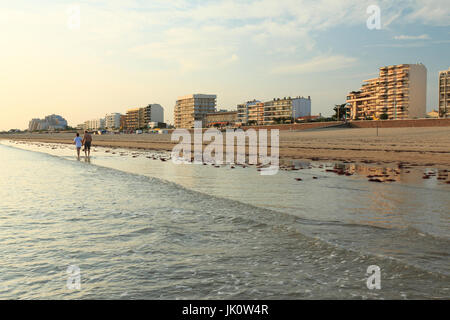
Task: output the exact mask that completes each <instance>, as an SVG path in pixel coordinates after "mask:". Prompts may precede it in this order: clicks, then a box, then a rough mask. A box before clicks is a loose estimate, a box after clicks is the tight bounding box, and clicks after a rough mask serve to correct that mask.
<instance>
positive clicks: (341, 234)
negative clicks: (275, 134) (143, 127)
mask: <svg viewBox="0 0 450 320" xmlns="http://www.w3.org/2000/svg"><path fill="white" fill-rule="evenodd" d="M155 155H156V158H157V160H153V158H152V157H154V156H155ZM159 156H160V154H155V153H152V152H144V151H129V150H121V149H115V150H112V149H111V150H108V149H105V148H96V149H95V152H93V155H92V157H91V159H90V161H89V162H88V161H85V160H84V159H82V160H81V161H76V159H75V157H74V150H73V147H72V146H61V145H53V144H43V143H26V144H22V143H20V144H19V143H11V142H2V143H1V144H0V164H1V165H0V199H1V201H0V251H1V252H2V258H3V259H1V260H0V298H2V299H9V298H13V299H74V298H75V299H94V298H95V299H325V298H327V299H328V298H329V299H421V298H423V299H448V298H450V264H449V262H450V259H449V254H450V221H449V220H450V219H449V218H450V210H449V208H450V198H449V197H448V194H449V191H450V186H449V185H446V184H444V183H442V182H440V181H438V180H436V179H435V178H432V179H428V180H422V179H421V175H422V172H421V171H420V170H418V169H411V170H410V171H411V172H410V173H402V174H400V175H399V177H398V181H397V182H394V183H390V184H377V183H372V182H368V181H367V178H365V176H364V175H362V174H361V175H358V174H356V175H354V176H351V177H342V176H336V175H335V174H332V173H328V172H325V170H324V168H320V167H319V166H318V165H317V164H313V165H311V164H307V163H297V165H298V166H302V167H304V169H302V170H299V171H290V172H285V171H281V172H280V173H279V174H277V175H275V176H260V175H259V174H258V172H257V171H256V169H255V168H251V167H250V168H245V169H244V168H240V167H237V168H235V169H231V168H230V167H229V166H223V167H221V168H215V167H213V166H203V165H187V164H185V165H175V164H173V163H172V162H170V161H164V162H163V161H160V160H159V159H158V157H159ZM163 156H164V155H163ZM324 165H325V166H326V165H327V164H324ZM328 165H331V164H328ZM352 170H354V171H355V172H359V173H365V172H366V171H367V170H370V169H368V168H366V167H359V166H355V167H354V168H352ZM428 171H430V170H428ZM296 177H301V178H302V179H303V181H301V182H299V181H296V180H295V179H294V178H296ZM313 177H316V178H317V179H313ZM371 265H377V266H379V267H380V269H381V289H380V290H369V289H368V288H367V285H366V281H367V278H368V276H369V275H368V274H367V268H368V267H369V266H371ZM69 266H77V267H78V268H79V270H80V284H81V286H80V288H79V289H73V288H70V287H68V286H67V280H68V278H69V277H70V275H69V274H68V273H67V269H68V267H69Z"/></svg>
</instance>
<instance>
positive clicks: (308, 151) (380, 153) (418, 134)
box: [0, 127, 450, 168]
mask: <svg viewBox="0 0 450 320" xmlns="http://www.w3.org/2000/svg"><path fill="white" fill-rule="evenodd" d="M73 138H74V133H55V134H37V133H36V134H35V133H33V134H3V135H0V139H7V140H16V141H35V142H52V143H63V144H72V143H73ZM176 144H177V142H176V141H171V135H170V134H140V135H136V134H120V135H119V134H117V135H95V136H94V142H93V145H94V146H103V147H110V148H130V149H140V150H155V151H171V150H172V149H173V147H174V146H175V145H176ZM269 145H270V143H269ZM279 152H280V158H281V159H286V160H287V159H297V160H320V161H342V162H354V163H376V164H395V165H398V164H399V163H402V164H404V165H411V166H427V167H436V168H450V127H425V128H380V129H378V136H377V129H376V128H323V129H312V130H304V131H280V149H279Z"/></svg>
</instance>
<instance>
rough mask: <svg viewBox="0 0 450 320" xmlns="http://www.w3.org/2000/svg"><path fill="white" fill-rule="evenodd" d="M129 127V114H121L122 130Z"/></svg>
mask: <svg viewBox="0 0 450 320" xmlns="http://www.w3.org/2000/svg"><path fill="white" fill-rule="evenodd" d="M126 129H127V116H126V115H124V114H122V115H121V116H120V130H126Z"/></svg>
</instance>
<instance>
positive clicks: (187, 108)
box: [174, 94, 217, 128]
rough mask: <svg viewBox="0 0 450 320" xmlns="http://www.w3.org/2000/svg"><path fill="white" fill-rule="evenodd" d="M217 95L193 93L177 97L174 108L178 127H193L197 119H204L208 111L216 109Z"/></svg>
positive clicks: (211, 111)
mask: <svg viewBox="0 0 450 320" xmlns="http://www.w3.org/2000/svg"><path fill="white" fill-rule="evenodd" d="M216 99H217V96H216V95H212V94H191V95H187V96H184V97H179V98H178V99H177V102H176V105H175V109H174V121H175V127H176V128H193V127H194V122H195V121H196V120H200V121H203V117H204V116H205V115H206V114H207V113H213V112H215V111H216Z"/></svg>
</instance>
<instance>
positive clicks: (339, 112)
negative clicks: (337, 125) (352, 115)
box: [333, 103, 347, 121]
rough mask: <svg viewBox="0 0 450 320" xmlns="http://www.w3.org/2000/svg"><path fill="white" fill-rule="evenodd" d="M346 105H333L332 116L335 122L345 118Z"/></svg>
mask: <svg viewBox="0 0 450 320" xmlns="http://www.w3.org/2000/svg"><path fill="white" fill-rule="evenodd" d="M346 106H347V104H346V103H343V104H335V106H334V108H333V110H334V115H333V118H334V119H336V120H338V121H339V120H342V119H345V118H346V116H347V108H346Z"/></svg>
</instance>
